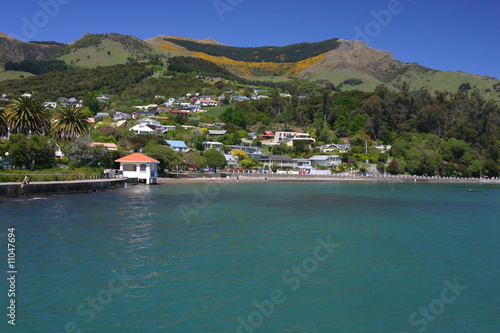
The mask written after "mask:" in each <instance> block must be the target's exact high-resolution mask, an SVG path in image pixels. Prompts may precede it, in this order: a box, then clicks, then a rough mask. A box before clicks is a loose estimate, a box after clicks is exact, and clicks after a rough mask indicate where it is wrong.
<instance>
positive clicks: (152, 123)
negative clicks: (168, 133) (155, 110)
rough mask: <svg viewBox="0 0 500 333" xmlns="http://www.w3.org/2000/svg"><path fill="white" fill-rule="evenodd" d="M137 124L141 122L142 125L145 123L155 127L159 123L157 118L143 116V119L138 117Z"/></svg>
mask: <svg viewBox="0 0 500 333" xmlns="http://www.w3.org/2000/svg"><path fill="white" fill-rule="evenodd" d="M136 123H137V124H143V125H147V126H149V127H152V126H153V127H157V126H160V125H161V123H160V122H159V121H158V120H155V119H152V118H145V119H140V120H138V121H136Z"/></svg>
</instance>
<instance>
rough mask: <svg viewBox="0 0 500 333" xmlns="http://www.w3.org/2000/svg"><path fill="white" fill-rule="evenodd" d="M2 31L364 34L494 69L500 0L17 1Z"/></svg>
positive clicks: (49, 36) (404, 57)
mask: <svg viewBox="0 0 500 333" xmlns="http://www.w3.org/2000/svg"><path fill="white" fill-rule="evenodd" d="M1 7H2V10H1V12H0V31H3V32H5V33H8V34H10V35H12V36H13V37H17V38H18V39H21V40H24V41H28V40H39V41H40V40H53V41H58V42H71V41H74V40H76V39H78V38H80V37H81V36H82V35H83V34H84V33H85V32H91V33H107V32H116V33H120V34H128V35H133V36H135V37H138V38H141V39H147V38H151V37H154V36H157V35H161V34H163V35H179V36H183V37H191V38H197V39H203V38H207V37H209V38H213V39H215V40H217V41H219V42H221V43H223V44H227V45H232V46H265V45H275V46H281V45H288V44H293V43H300V42H317V41H321V40H325V39H330V38H335V37H337V38H343V39H354V38H356V39H364V40H365V41H367V42H368V45H370V46H372V47H374V48H377V49H381V50H386V51H391V52H392V53H393V55H394V57H395V58H396V59H398V60H401V61H404V62H417V63H419V64H421V65H424V66H427V67H430V68H433V69H438V70H460V71H464V72H467V73H472V74H481V75H488V76H494V77H496V78H500V62H499V59H500V19H499V14H500V1H498V0H489V1H484V0H478V1H470V0H469V1H465V0H453V1H451V0H448V1H443V0H434V1H430V0H375V1H374V0H372V1H369V0H343V1H338V0H327V1H319V0H307V1H305V0H301V1H299V0H286V1H285V0H277V1H272V0H267V1H264V0H252V1H250V0H178V1H171V0H142V1H126V0H99V1H97V0H18V1H2V6H1Z"/></svg>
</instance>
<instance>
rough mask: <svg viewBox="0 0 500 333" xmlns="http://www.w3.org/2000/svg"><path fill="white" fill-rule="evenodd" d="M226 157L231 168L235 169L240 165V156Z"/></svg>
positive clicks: (228, 155)
mask: <svg viewBox="0 0 500 333" xmlns="http://www.w3.org/2000/svg"><path fill="white" fill-rule="evenodd" d="M224 157H225V158H226V162H227V166H228V167H229V168H234V167H237V166H239V165H240V164H239V163H238V156H234V155H231V154H224Z"/></svg>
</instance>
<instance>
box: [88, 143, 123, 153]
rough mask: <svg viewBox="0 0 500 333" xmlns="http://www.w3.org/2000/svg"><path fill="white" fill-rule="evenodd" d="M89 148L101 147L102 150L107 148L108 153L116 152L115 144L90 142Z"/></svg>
mask: <svg viewBox="0 0 500 333" xmlns="http://www.w3.org/2000/svg"><path fill="white" fill-rule="evenodd" d="M89 146H90V147H96V146H103V147H104V148H107V149H108V150H109V151H112V150H118V146H117V145H116V143H106V142H92V143H91V144H89Z"/></svg>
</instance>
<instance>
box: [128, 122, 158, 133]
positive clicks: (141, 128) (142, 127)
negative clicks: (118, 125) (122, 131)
mask: <svg viewBox="0 0 500 333" xmlns="http://www.w3.org/2000/svg"><path fill="white" fill-rule="evenodd" d="M129 131H134V133H135V134H154V132H155V131H153V130H152V129H151V128H150V127H148V126H146V125H143V124H138V125H135V126H134V127H132V128H131V129H129Z"/></svg>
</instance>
